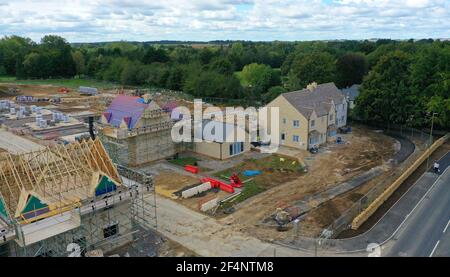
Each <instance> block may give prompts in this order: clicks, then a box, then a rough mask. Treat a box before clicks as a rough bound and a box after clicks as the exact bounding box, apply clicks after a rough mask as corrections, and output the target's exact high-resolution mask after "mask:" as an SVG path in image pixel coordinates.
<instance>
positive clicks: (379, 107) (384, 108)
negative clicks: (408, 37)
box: [356, 51, 415, 124]
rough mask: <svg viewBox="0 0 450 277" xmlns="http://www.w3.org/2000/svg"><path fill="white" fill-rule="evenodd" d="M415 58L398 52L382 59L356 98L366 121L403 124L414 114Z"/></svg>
mask: <svg viewBox="0 0 450 277" xmlns="http://www.w3.org/2000/svg"><path fill="white" fill-rule="evenodd" d="M410 65H411V57H410V56H409V55H408V54H406V53H404V52H402V51H394V52H391V53H388V54H387V55H385V56H383V57H381V59H380V61H379V62H378V63H377V64H376V66H375V67H374V68H373V70H372V71H371V72H370V73H369V75H368V76H367V78H365V79H364V81H363V83H362V86H361V89H360V95H359V96H358V97H357V99H356V104H357V105H356V113H357V114H358V115H359V116H360V117H361V118H362V119H364V120H368V121H378V122H383V123H385V124H388V123H390V122H392V123H399V124H403V123H406V121H407V120H408V119H409V118H410V117H411V115H412V111H414V104H415V103H414V101H413V100H414V99H413V97H412V95H411V93H410V82H409V70H410Z"/></svg>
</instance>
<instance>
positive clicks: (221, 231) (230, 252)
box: [156, 196, 310, 257]
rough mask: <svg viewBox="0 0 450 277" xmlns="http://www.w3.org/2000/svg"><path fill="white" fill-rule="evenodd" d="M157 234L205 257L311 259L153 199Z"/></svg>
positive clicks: (213, 220) (179, 207) (162, 200)
mask: <svg viewBox="0 0 450 277" xmlns="http://www.w3.org/2000/svg"><path fill="white" fill-rule="evenodd" d="M156 203H157V213H158V228H157V231H158V232H160V233H162V234H163V235H164V236H166V237H168V238H169V239H171V240H173V241H176V242H178V243H179V244H181V245H183V246H184V247H186V248H189V249H190V250H192V251H194V252H195V253H197V254H199V255H201V256H206V257H273V256H283V257H286V256H291V257H298V256H310V254H308V253H304V252H301V251H298V250H296V249H291V248H288V247H282V246H278V245H274V244H271V243H268V242H263V241H261V240H259V239H257V238H255V237H252V236H249V235H247V234H244V233H243V232H240V231H239V230H236V229H235V228H233V226H230V225H227V224H226V223H224V222H219V221H218V220H216V219H214V218H211V217H208V216H206V215H203V214H200V213H198V212H196V211H193V210H190V209H189V208H186V207H185V206H183V205H181V204H178V203H176V202H174V201H171V200H169V199H165V198H163V197H160V196H156Z"/></svg>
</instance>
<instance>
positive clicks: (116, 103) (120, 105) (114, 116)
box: [106, 95, 149, 129]
mask: <svg viewBox="0 0 450 277" xmlns="http://www.w3.org/2000/svg"><path fill="white" fill-rule="evenodd" d="M139 99H141V98H140V97H137V96H128V95H118V96H117V97H116V98H114V100H113V101H112V103H111V105H110V106H109V107H108V109H107V110H106V113H110V114H111V115H110V119H109V124H111V125H112V126H114V127H116V128H118V127H119V126H120V124H121V123H122V120H123V119H126V118H129V119H126V121H127V124H128V128H130V129H132V128H134V126H135V125H136V123H137V122H138V121H139V119H140V118H141V116H142V114H143V112H144V110H145V109H146V108H147V107H148V106H149V105H148V104H145V103H139V102H138V101H139Z"/></svg>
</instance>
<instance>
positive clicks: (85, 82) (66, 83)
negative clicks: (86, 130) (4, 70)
mask: <svg viewBox="0 0 450 277" xmlns="http://www.w3.org/2000/svg"><path fill="white" fill-rule="evenodd" d="M0 83H14V84H18V85H54V86H58V87H68V88H72V89H76V88H78V87H80V86H86V87H96V88H99V89H110V88H115V87H118V86H119V85H117V84H114V83H109V82H102V81H96V80H90V79H40V80H17V79H16V78H15V77H11V76H0Z"/></svg>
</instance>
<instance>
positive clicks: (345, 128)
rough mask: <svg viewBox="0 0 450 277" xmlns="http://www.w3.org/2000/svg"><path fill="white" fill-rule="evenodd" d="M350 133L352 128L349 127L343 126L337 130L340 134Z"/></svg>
mask: <svg viewBox="0 0 450 277" xmlns="http://www.w3.org/2000/svg"><path fill="white" fill-rule="evenodd" d="M351 131H352V127H350V126H344V127H341V128H339V132H340V133H342V134H347V133H350V132H351Z"/></svg>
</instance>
